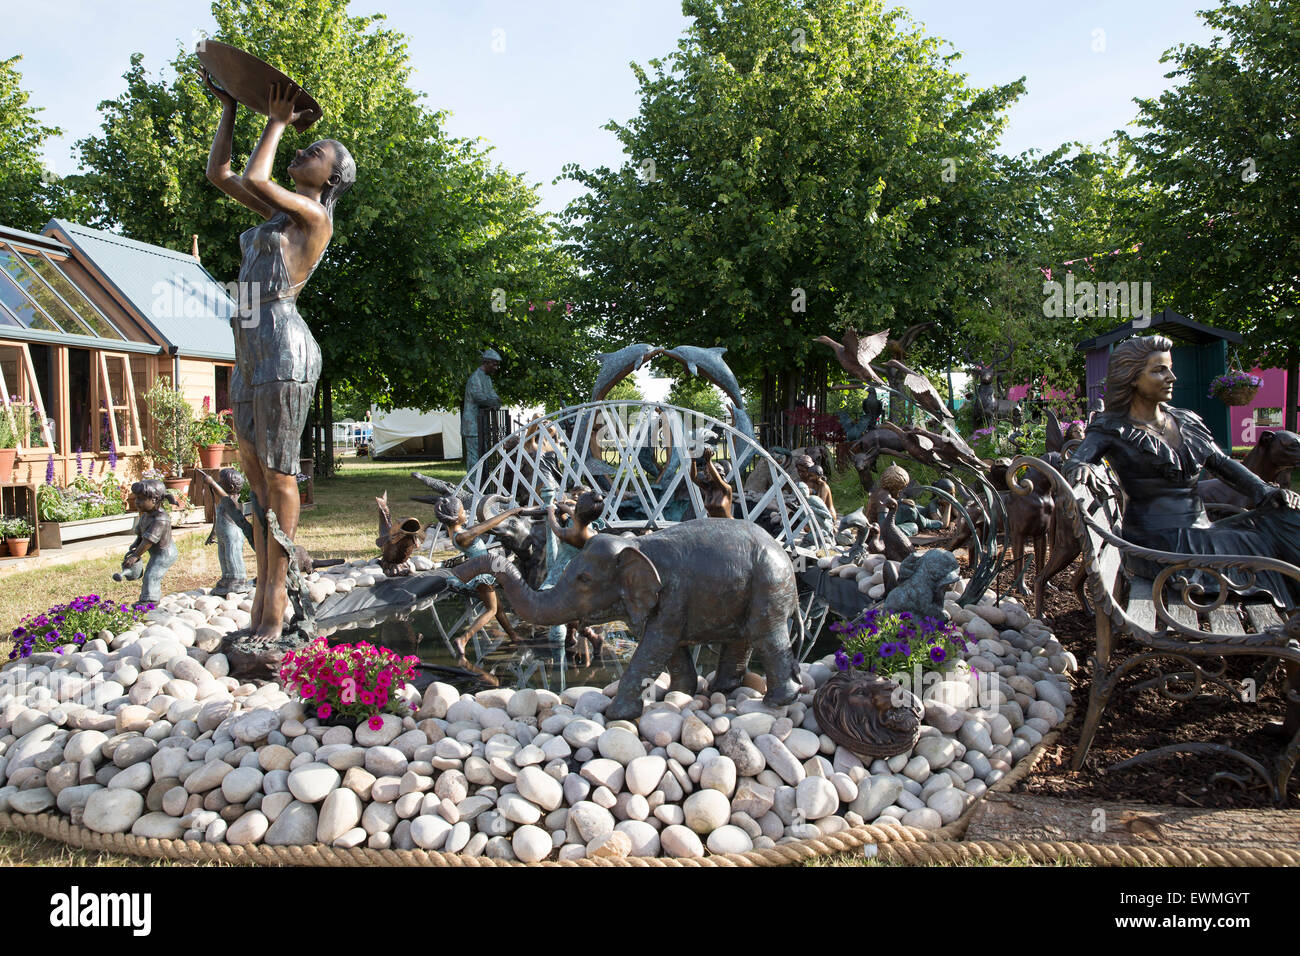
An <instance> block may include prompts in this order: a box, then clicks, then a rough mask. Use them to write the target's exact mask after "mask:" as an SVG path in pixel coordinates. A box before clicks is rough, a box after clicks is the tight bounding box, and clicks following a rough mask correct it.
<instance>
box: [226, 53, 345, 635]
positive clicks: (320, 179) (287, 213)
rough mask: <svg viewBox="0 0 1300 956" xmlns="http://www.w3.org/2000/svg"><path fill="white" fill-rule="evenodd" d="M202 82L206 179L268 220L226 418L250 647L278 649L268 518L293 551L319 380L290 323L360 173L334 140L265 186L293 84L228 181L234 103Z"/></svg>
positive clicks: (298, 320)
mask: <svg viewBox="0 0 1300 956" xmlns="http://www.w3.org/2000/svg"><path fill="white" fill-rule="evenodd" d="M203 77H204V82H205V83H206V84H207V87H208V89H210V90H211V91H212V92H213V94H214V95H215V96H216V97H217V98H218V99H219V100H220V101H221V103H222V113H221V122H220V124H219V125H218V127H217V134H216V137H215V138H214V139H213V142H212V150H211V153H210V154H209V156H208V167H207V176H208V179H209V180H210V181H211V182H212V183H213V184H214V185H216V187H217V188H218V189H220V190H221V191H222V192H224V193H225V194H226V195H228V196H230V197H231V198H232V199H234V200H236V201H237V202H239V203H241V204H242V205H244V206H246V207H248V208H249V209H251V210H252V211H253V212H255V213H257V214H258V215H259V216H261V217H262V218H263V220H265V221H264V222H262V223H261V225H258V226H256V227H254V228H252V229H249V230H248V231H247V232H245V233H244V234H243V235H241V236H240V237H239V244H240V249H241V251H242V253H243V264H242V265H241V267H240V271H239V281H240V283H241V289H243V288H247V289H248V290H249V293H250V295H249V297H248V301H249V302H253V303H256V309H255V312H254V314H252V315H247V316H245V315H236V316H234V317H232V320H231V326H232V329H233V331H234V336H235V368H234V371H233V372H232V374H231V377H230V397H231V407H232V409H233V411H234V417H235V432H236V434H237V435H238V437H239V455H240V461H241V463H242V465H243V470H244V474H245V475H246V476H247V478H248V483H249V486H250V491H251V494H252V500H253V508H254V514H255V516H256V519H257V520H255V521H254V522H253V537H254V547H255V550H256V552H257V591H256V595H255V597H254V600H253V610H252V615H251V616H252V623H251V625H250V627H251V631H252V639H253V643H255V644H267V643H270V642H272V641H274V640H276V639H277V638H278V637H279V636H280V633H281V630H282V629H283V627H284V617H285V611H286V608H287V606H288V593H287V590H286V586H285V578H286V575H287V574H288V567H289V559H290V555H289V554H288V553H287V551H286V548H285V546H284V545H283V544H282V543H281V542H279V541H276V540H272V538H273V534H272V531H271V527H270V524H269V519H268V517H267V515H268V513H273V514H274V517H275V521H276V522H277V523H278V526H279V529H280V530H281V531H282V532H283V535H284V536H286V537H287V539H288V540H289V541H292V539H293V536H294V534H295V532H296V531H297V528H298V516H299V499H298V487H297V481H296V480H295V475H296V474H297V472H298V454H299V443H300V440H301V436H302V431H303V427H304V426H305V424H306V421H307V414H308V412H309V410H310V408H311V403H312V396H313V394H314V392H315V390H316V381H317V379H318V378H319V377H320V372H321V353H320V347H319V346H318V345H317V344H316V340H315V339H314V338H313V337H312V334H311V330H310V329H309V328H308V327H307V323H306V322H305V321H303V318H302V316H301V315H299V314H298V309H297V305H296V302H297V298H298V294H299V293H300V292H301V291H302V289H303V286H305V285H306V284H307V280H308V279H309V278H310V277H311V274H312V272H314V271H315V269H316V267H317V265H319V264H320V260H321V257H322V256H323V255H324V253H325V249H326V248H327V247H328V246H329V242H330V239H331V237H332V236H333V233H334V206H335V204H336V203H337V202H338V199H339V197H340V196H342V195H343V193H345V192H346V191H347V190H348V188H349V187H350V186H351V185H352V184H353V183H354V182H355V181H356V163H355V162H354V161H353V159H352V156H351V154H350V153H349V152H348V150H347V149H346V148H345V147H344V146H343V144H342V143H339V142H337V141H335V140H332V139H325V140H319V141H317V142H315V143H312V144H311V145H310V146H308V147H307V148H306V149H300V150H298V151H297V153H296V155H295V156H294V159H293V161H292V162H290V163H289V176H290V177H291V178H292V179H293V181H294V188H293V189H292V190H290V189H285V188H284V187H283V186H280V185H278V184H276V183H275V182H273V181H272V180H271V164H272V162H273V161H274V159H275V151H276V147H277V146H278V145H279V142H280V137H281V136H282V135H283V133H284V128H285V126H286V125H290V124H294V123H297V122H299V121H301V120H302V119H303V118H304V115H305V112H306V111H296V110H295V109H294V102H295V99H296V97H297V95H298V93H299V92H300V91H299V89H298V87H296V86H295V85H294V84H292V83H290V84H288V85H287V86H286V85H283V84H279V83H277V84H274V85H272V86H271V88H270V92H269V102H268V106H267V114H268V119H267V123H266V130H265V132H263V134H262V138H261V139H260V140H259V141H258V143H257V146H256V147H255V148H254V149H253V152H252V155H250V156H249V159H248V164H247V166H246V167H245V169H244V173H243V175H242V176H241V175H236V174H235V173H234V172H232V171H231V168H230V160H231V150H232V147H233V139H234V128H235V110H236V101H235V98H234V97H233V96H231V95H230V94H229V93H227V92H226V91H225V90H223V89H222V88H221V87H219V86H217V85H216V84H215V83H214V82H213V80H212V78H211V77H210V76H209V75H208V73H207V72H206V71H205V72H204V74H203Z"/></svg>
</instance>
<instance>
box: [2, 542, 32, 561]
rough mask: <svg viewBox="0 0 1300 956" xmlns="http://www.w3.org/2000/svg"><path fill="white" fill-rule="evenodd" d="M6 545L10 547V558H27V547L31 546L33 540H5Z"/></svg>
mask: <svg viewBox="0 0 1300 956" xmlns="http://www.w3.org/2000/svg"><path fill="white" fill-rule="evenodd" d="M5 544H6V545H8V546H9V557H11V558H25V557H27V547H28V545H30V544H31V538H5Z"/></svg>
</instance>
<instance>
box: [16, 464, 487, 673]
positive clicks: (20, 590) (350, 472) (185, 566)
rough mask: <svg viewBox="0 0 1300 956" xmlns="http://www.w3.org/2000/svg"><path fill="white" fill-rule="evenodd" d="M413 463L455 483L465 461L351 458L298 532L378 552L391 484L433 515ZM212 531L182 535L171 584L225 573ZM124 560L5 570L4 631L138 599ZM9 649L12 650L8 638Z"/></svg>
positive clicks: (321, 491) (304, 540)
mask: <svg viewBox="0 0 1300 956" xmlns="http://www.w3.org/2000/svg"><path fill="white" fill-rule="evenodd" d="M412 471H422V472H424V473H426V474H430V475H434V476H436V477H438V478H442V479H443V480H445V481H450V482H453V483H454V482H457V481H459V480H460V479H461V477H462V476H463V475H464V471H463V470H462V469H461V468H460V464H459V462H429V461H400V462H388V461H386V462H373V461H371V460H370V459H368V458H347V459H345V464H344V466H343V470H342V471H341V472H339V474H338V476H337V477H334V478H328V479H318V480H317V482H316V507H315V508H313V509H312V510H310V511H305V512H303V515H302V520H301V522H300V526H299V528H298V536H297V539H296V540H297V541H298V543H299V544H301V545H302V546H303V547H305V548H306V549H307V550H308V551H310V552H311V553H312V555H313V556H314V557H317V558H327V557H335V558H348V559H351V558H365V557H371V556H373V555H376V554H378V553H379V549H378V548H376V547H375V535H376V534H378V531H379V516H378V511H377V510H376V508H375V498H377V497H378V496H379V495H382V494H383V493H384V492H385V491H387V492H388V501H389V507H390V509H391V510H392V513H393V516H394V517H395V518H403V517H406V516H407V515H414V516H416V517H418V518H419V519H420V520H421V521H424V522H426V523H427V522H429V521H431V520H432V519H433V509H432V508H431V507H429V506H428V505H426V504H421V503H419V502H415V501H409V500H408V498H409V496H410V495H412V494H420V493H426V492H427V489H425V488H424V486H422V485H420V484H419V483H418V482H416V481H414V480H413V479H412V478H411V477H410V473H411V472H412ZM206 537H207V535H206V534H190V535H186V536H184V537H181V538H178V539H177V542H176V548H177V550H178V551H179V552H180V555H179V557H178V558H177V560H176V563H175V564H174V565H172V567H171V570H170V571H168V572H167V577H166V578H165V579H164V581H163V588H164V590H165V591H168V592H171V591H187V590H189V589H191V588H197V587H210V586H212V585H213V584H215V583H216V582H217V579H218V578H220V577H221V566H220V564H219V563H218V561H217V547H216V545H215V544H212V545H206V546H205V545H204V544H203V542H204V540H205V539H206ZM124 550H125V549H124ZM244 562H245V564H246V565H247V566H248V569H249V573H250V574H252V573H253V569H254V567H255V564H256V562H255V561H254V559H253V552H252V549H250V548H245V550H244ZM121 565H122V558H121V555H106V556H104V557H100V558H89V559H87V560H85V561H82V562H80V563H78V564H63V565H56V566H53V567H46V568H37V569H35V570H32V571H20V572H15V573H11V574H6V575H4V576H3V577H0V634H3V635H4V636H5V637H6V638H7V636H8V634H9V632H10V631H11V630H12V629H13V628H14V626H15V625H16V624H17V623H18V622H19V620H20V619H21V618H22V617H23V616H24V615H27V614H35V613H39V612H41V611H44V610H45V609H46V608H48V607H50V606H51V605H54V604H62V603H65V602H67V601H69V600H71V599H72V598H74V597H77V596H78V595H81V594H100V595H104V596H105V597H109V598H112V599H113V600H115V601H119V602H121V601H126V602H130V601H135V600H136V599H138V598H139V596H140V582H139V581H134V582H132V581H122V582H115V581H114V580H113V578H112V575H113V572H114V571H117V570H119V569H120V568H121ZM5 652H6V653H8V649H7V644H6V650H5Z"/></svg>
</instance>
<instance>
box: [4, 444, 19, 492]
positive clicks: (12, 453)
mask: <svg viewBox="0 0 1300 956" xmlns="http://www.w3.org/2000/svg"><path fill="white" fill-rule="evenodd" d="M17 458H18V449H17V448H0V485H7V484H9V482H11V481H13V480H14V461H15V460H17Z"/></svg>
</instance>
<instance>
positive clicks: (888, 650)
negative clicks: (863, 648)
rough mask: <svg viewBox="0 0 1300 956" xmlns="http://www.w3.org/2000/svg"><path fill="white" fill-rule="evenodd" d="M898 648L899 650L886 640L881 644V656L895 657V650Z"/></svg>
mask: <svg viewBox="0 0 1300 956" xmlns="http://www.w3.org/2000/svg"><path fill="white" fill-rule="evenodd" d="M897 650H898V648H896V647H895V646H894V645H893V644H892V643H890V642H888V641H886V642H885V643H884V644H881V645H880V656H881V657H893V656H894V653H895V651H897Z"/></svg>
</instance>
